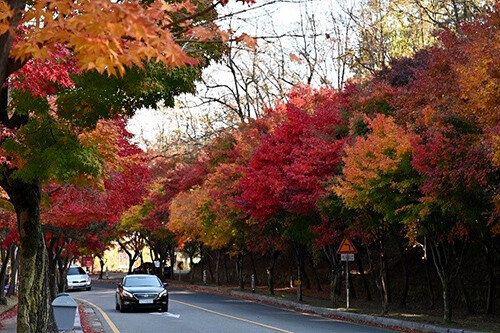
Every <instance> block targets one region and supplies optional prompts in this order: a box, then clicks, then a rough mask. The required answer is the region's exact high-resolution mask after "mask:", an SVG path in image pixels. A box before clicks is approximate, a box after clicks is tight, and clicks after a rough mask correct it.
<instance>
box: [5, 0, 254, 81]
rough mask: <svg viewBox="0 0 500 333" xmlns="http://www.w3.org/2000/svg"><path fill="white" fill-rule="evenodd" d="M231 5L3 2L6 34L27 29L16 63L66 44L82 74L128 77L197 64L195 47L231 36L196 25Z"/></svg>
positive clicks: (159, 0)
mask: <svg viewBox="0 0 500 333" xmlns="http://www.w3.org/2000/svg"><path fill="white" fill-rule="evenodd" d="M227 2H228V1H227V0H225V1H220V2H217V3H215V4H213V3H212V1H207V0H201V1H193V2H191V1H190V0H186V1H181V2H171V3H169V2H166V1H163V0H153V1H110V0H92V1H90V0H84V1H68V0H55V1H54V0H38V1H17V2H14V3H12V4H11V5H10V6H9V4H8V3H7V2H5V1H2V3H1V4H0V33H3V32H7V31H9V32H11V33H12V34H15V33H16V32H15V30H16V28H18V26H19V24H21V25H22V26H23V27H24V28H25V29H23V30H22V32H21V33H22V38H20V39H19V40H18V41H17V42H16V43H15V44H14V45H13V48H12V50H11V57H14V58H15V59H18V60H20V61H25V60H26V59H29V58H42V59H45V58H47V57H48V56H49V54H50V52H51V51H52V50H54V49H55V48H56V46H57V45H58V44H62V45H64V46H66V47H69V48H71V50H72V51H73V53H74V56H75V58H76V60H77V64H78V66H79V67H80V68H81V69H82V70H92V69H95V70H97V71H98V72H99V73H103V72H107V73H108V74H117V72H119V73H120V74H122V75H123V74H124V73H125V69H126V68H131V67H133V66H134V65H135V66H139V67H141V66H142V65H143V61H144V60H154V61H156V62H162V63H164V64H167V65H168V66H182V65H185V64H196V63H197V62H198V60H197V59H195V58H194V57H191V56H188V55H187V52H186V49H185V47H186V45H187V44H189V42H192V41H206V40H208V39H213V38H219V39H222V40H223V39H225V38H227V34H226V33H224V32H222V31H221V30H219V28H218V27H217V26H216V25H215V24H212V23H210V21H206V22H203V24H201V23H198V24H194V25H193V22H195V20H194V19H195V18H197V17H199V16H202V15H204V14H207V13H209V12H210V11H211V9H213V8H214V7H215V5H217V4H219V3H220V4H226V3H227ZM243 2H247V3H252V2H254V1H253V0H243ZM11 6H12V7H11Z"/></svg>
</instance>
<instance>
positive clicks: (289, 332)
mask: <svg viewBox="0 0 500 333" xmlns="http://www.w3.org/2000/svg"><path fill="white" fill-rule="evenodd" d="M170 302H175V303H179V304H182V305H186V306H190V307H192V308H195V309H198V310H201V311H205V312H209V313H213V314H216V315H218V316H221V317H226V318H230V319H235V320H239V321H242V322H245V323H249V324H253V325H257V326H261V327H265V328H268V329H270V330H273V331H277V332H282V333H293V332H292V331H287V330H284V329H282V328H279V327H274V326H270V325H266V324H263V323H259V322H256V321H253V320H249V319H245V318H240V317H235V316H231V315H228V314H225V313H222V312H217V311H213V310H210V309H207V308H202V307H201V306H197V305H193V304H189V303H185V302H181V301H177V300H173V299H171V300H170Z"/></svg>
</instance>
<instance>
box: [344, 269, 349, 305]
mask: <svg viewBox="0 0 500 333" xmlns="http://www.w3.org/2000/svg"><path fill="white" fill-rule="evenodd" d="M345 271H346V273H345V274H346V278H345V288H346V295H347V308H348V309H349V261H348V260H346V262H345Z"/></svg>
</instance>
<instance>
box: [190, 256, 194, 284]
mask: <svg viewBox="0 0 500 333" xmlns="http://www.w3.org/2000/svg"><path fill="white" fill-rule="evenodd" d="M189 268H190V269H191V272H190V274H189V282H191V283H193V281H194V263H193V253H189Z"/></svg>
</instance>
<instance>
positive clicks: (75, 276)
mask: <svg viewBox="0 0 500 333" xmlns="http://www.w3.org/2000/svg"><path fill="white" fill-rule="evenodd" d="M67 281H68V290H75V289H85V290H90V289H92V286H91V284H92V280H91V279H90V276H89V275H88V274H87V272H85V270H84V269H83V268H81V267H80V266H76V265H73V266H70V268H69V269H68V275H67Z"/></svg>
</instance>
